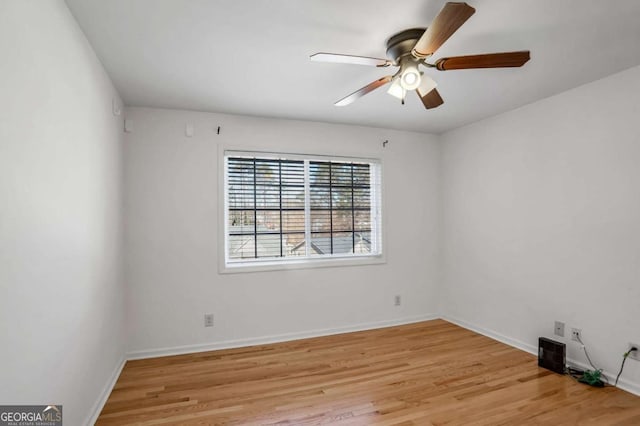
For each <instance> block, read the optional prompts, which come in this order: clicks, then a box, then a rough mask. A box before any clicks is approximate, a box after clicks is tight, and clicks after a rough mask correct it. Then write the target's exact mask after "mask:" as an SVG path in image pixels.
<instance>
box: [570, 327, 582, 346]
mask: <svg viewBox="0 0 640 426" xmlns="http://www.w3.org/2000/svg"><path fill="white" fill-rule="evenodd" d="M571 340H573V341H574V342H578V343H580V340H582V330H580V329H579V328H572V329H571Z"/></svg>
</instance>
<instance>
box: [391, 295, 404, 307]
mask: <svg viewBox="0 0 640 426" xmlns="http://www.w3.org/2000/svg"><path fill="white" fill-rule="evenodd" d="M401 302H402V300H401V299H400V295H399V294H396V297H394V299H393V304H394V305H396V306H400V303H401Z"/></svg>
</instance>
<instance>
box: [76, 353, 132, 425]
mask: <svg viewBox="0 0 640 426" xmlns="http://www.w3.org/2000/svg"><path fill="white" fill-rule="evenodd" d="M126 362H127V359H126V358H125V357H124V356H123V357H122V358H120V360H119V361H118V363H117V364H116V366H115V368H114V370H113V372H112V373H111V377H109V381H107V383H106V385H105V386H104V388H103V389H102V392H101V393H100V396H99V397H98V399H97V400H96V403H95V404H93V408H91V411H90V412H89V416H88V417H87V421H86V422H85V424H86V425H87V426H92V425H94V424H95V423H96V421H97V420H98V416H99V415H100V412H101V411H102V408H103V407H104V404H105V403H106V402H107V399H109V395H111V391H112V390H113V387H114V386H115V385H116V382H117V381H118V377H120V373H122V369H123V368H124V364H125V363H126Z"/></svg>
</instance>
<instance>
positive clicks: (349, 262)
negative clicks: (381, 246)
mask: <svg viewBox="0 0 640 426" xmlns="http://www.w3.org/2000/svg"><path fill="white" fill-rule="evenodd" d="M384 263H386V259H385V258H384V255H382V254H381V255H377V256H358V257H333V258H323V259H300V260H286V261H268V260H267V261H264V262H250V263H244V264H238V263H235V264H234V263H230V264H221V265H220V267H219V271H218V272H219V273H220V274H235V273H248V272H267V271H282V270H292V269H315V268H335V267H344V266H366V265H380V264H384Z"/></svg>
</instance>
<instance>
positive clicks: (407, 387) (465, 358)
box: [97, 320, 640, 426]
mask: <svg viewBox="0 0 640 426" xmlns="http://www.w3.org/2000/svg"><path fill="white" fill-rule="evenodd" d="M276 423H277V424H294V425H323V424H330V425H426V426H428V425H433V426H440V425H478V426H481V425H485V426H488V425H491V426H493V425H520V424H543V425H544V424H553V425H564V424H567V425H569V424H572V425H573V424H589V425H640V397H636V396H634V395H632V394H629V393H627V392H624V391H621V390H619V389H615V388H610V387H608V388H605V389H594V388H589V387H588V386H585V385H583V384H580V383H577V382H576V381H575V380H573V379H571V378H569V377H567V376H560V375H557V374H555V373H552V372H550V371H547V370H544V369H541V368H539V367H538V366H537V362H536V359H535V357H534V356H532V355H530V354H528V353H526V352H523V351H520V350H517V349H514V348H511V347H509V346H507V345H504V344H502V343H499V342H496V341H494V340H492V339H489V338H487V337H484V336H481V335H479V334H476V333H474V332H471V331H469V330H466V329H463V328H460V327H458V326H456V325H453V324H450V323H448V322H446V321H443V320H434V321H426V322H421V323H416V324H409V325H403V326H398V327H389V328H383V329H378V330H370V331H362V332H356V333H347V334H340V335H335V336H326V337H318V338H313V339H304V340H297V341H292V342H285V343H276V344H272V345H260V346H253V347H248V348H237V349H228V350H221V351H212V352H202V353H196V354H189V355H178V356H172V357H161V358H153V359H146V360H138V361H128V362H127V364H126V365H125V367H124V369H123V371H122V374H121V375H120V377H119V379H118V381H117V383H116V385H115V387H114V390H113V392H112V394H111V396H110V397H109V400H108V401H107V403H106V404H105V406H104V409H103V410H102V413H101V415H100V418H99V419H98V422H97V424H98V425H133V424H136V425H265V424H276Z"/></svg>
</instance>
